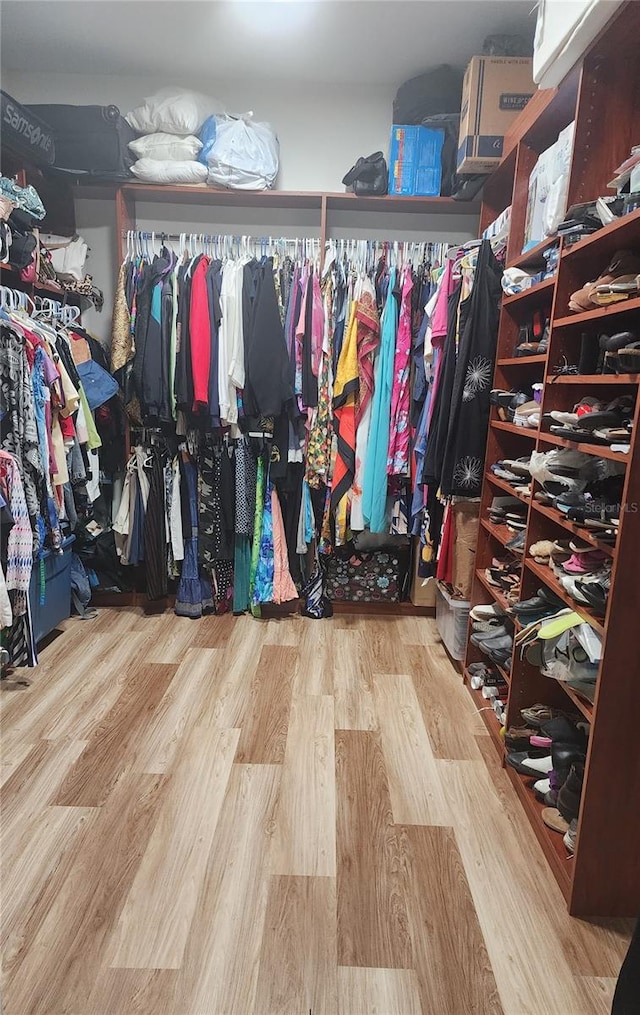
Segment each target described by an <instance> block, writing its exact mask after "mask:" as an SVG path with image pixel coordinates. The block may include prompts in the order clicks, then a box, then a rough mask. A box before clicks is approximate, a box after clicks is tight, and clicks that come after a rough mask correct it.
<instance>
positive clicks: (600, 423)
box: [545, 347, 640, 445]
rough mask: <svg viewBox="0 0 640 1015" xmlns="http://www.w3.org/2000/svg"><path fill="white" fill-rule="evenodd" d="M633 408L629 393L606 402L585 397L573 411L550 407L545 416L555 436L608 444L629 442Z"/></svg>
mask: <svg viewBox="0 0 640 1015" xmlns="http://www.w3.org/2000/svg"><path fill="white" fill-rule="evenodd" d="M638 351H639V352H640V347H639V350H638ZM633 409H634V400H633V397H632V396H631V395H622V396H620V397H619V398H614V399H613V400H612V401H610V402H608V403H603V402H598V401H597V400H594V399H589V400H587V399H584V400H583V401H582V402H579V403H578V404H577V405H576V406H574V411H573V412H559V411H553V412H550V413H545V419H548V420H549V421H550V428H549V429H550V432H551V433H552V434H555V436H556V437H563V438H565V440H571V441H577V442H580V443H583V444H608V445H611V444H616V443H626V442H628V440H629V435H630V423H631V420H632V417H633Z"/></svg>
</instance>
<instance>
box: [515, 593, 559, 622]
mask: <svg viewBox="0 0 640 1015" xmlns="http://www.w3.org/2000/svg"><path fill="white" fill-rule="evenodd" d="M563 606H564V603H563V601H562V599H560V598H559V597H558V596H556V595H554V593H553V592H551V590H550V589H547V588H544V587H543V588H540V589H538V591H537V592H536V594H535V596H532V597H531V598H530V599H522V600H519V601H518V602H516V603H511V605H510V606H509V613H510V614H511V615H512V616H515V617H517V618H518V620H520V621H521V623H523V624H526V623H528V622H529V621H530V620H531V619H533V618H534V617H539V616H540V617H541V616H545V615H549V616H553V614H554V613H557V612H558V610H561V609H562V608H563Z"/></svg>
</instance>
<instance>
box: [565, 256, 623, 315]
mask: <svg viewBox="0 0 640 1015" xmlns="http://www.w3.org/2000/svg"><path fill="white" fill-rule="evenodd" d="M639 272H640V256H639V255H638V254H635V253H633V252H632V251H629V250H619V251H618V252H617V253H615V254H614V255H613V257H612V259H611V262H610V263H609V265H608V266H607V268H606V269H605V270H604V272H603V273H602V275H600V277H599V278H597V279H596V280H595V282H586V283H585V285H584V286H583V287H582V289H578V290H577V291H576V292H574V293H573V294H572V295H571V298H570V300H569V310H571V311H573V312H574V313H579V314H580V313H584V312H585V311H586V310H593V309H594V308H595V307H598V306H606V304H607V303H610V302H616V301H617V300H619V299H629V297H630V296H635V295H637V294H638V289H639V287H640V284H639V282H638V273H639Z"/></svg>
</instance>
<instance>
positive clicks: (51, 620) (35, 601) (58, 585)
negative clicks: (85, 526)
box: [29, 536, 76, 644]
mask: <svg viewBox="0 0 640 1015" xmlns="http://www.w3.org/2000/svg"><path fill="white" fill-rule="evenodd" d="M75 538H76V537H75V536H67V537H66V539H63V541H62V553H53V552H52V551H51V550H45V551H44V553H43V557H42V559H43V563H44V577H45V581H44V602H43V603H41V602H40V600H41V598H42V597H41V594H40V592H41V577H40V572H41V566H40V561H37V562H36V563H35V564H34V566H33V570H32V572H31V583H30V585H29V603H30V606H31V618H32V622H33V636H34V639H35V642H36V644H38V642H40V641H42V639H43V638H45V637H46V636H47V635H48V634H49V633H50V632H51V631H53V629H54V628H56V627H57V626H58V624H60V623H62V621H63V620H66V619H67V617H69V616H70V615H71V547H72V544H73V542H74V541H75Z"/></svg>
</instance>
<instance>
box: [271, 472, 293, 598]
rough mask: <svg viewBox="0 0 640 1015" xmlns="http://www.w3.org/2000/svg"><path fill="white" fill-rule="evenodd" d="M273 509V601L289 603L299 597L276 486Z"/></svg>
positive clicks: (272, 493) (272, 497)
mask: <svg viewBox="0 0 640 1015" xmlns="http://www.w3.org/2000/svg"><path fill="white" fill-rule="evenodd" d="M271 511H272V514H273V602H274V603H288V602H290V600H292V599H297V598H298V590H297V588H296V587H295V584H294V581H293V578H292V577H291V575H290V573H289V556H288V554H287V537H286V535H285V531H284V522H283V520H282V511H281V509H280V501H279V500H278V494H277V493H276V489H275V487H273V489H272V490H271Z"/></svg>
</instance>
